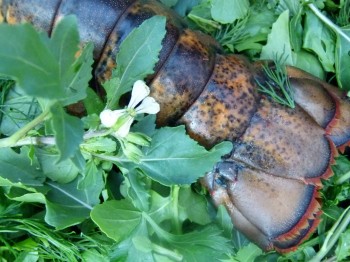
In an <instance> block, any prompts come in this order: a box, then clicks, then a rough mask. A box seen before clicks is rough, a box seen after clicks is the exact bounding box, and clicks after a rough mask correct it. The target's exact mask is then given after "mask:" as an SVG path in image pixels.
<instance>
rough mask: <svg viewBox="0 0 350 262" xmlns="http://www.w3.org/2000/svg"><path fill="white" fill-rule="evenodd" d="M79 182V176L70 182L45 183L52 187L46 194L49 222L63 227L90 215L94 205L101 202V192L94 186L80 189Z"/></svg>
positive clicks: (47, 218) (60, 227)
mask: <svg viewBox="0 0 350 262" xmlns="http://www.w3.org/2000/svg"><path fill="white" fill-rule="evenodd" d="M78 182H79V179H78V178H77V179H75V180H74V181H72V182H71V183H69V184H59V183H56V182H51V181H48V182H46V183H45V184H46V185H47V186H48V187H49V188H50V191H49V192H48V193H47V195H46V215H45V221H46V222H47V223H48V224H50V225H52V226H54V227H56V228H57V229H63V228H66V227H69V226H72V225H76V224H79V223H81V222H82V221H84V220H85V219H87V218H88V217H89V214H90V211H91V210H92V208H93V206H94V205H96V204H97V203H99V194H96V191H95V188H94V186H91V187H90V188H84V189H83V190H79V189H78V188H77V187H78Z"/></svg>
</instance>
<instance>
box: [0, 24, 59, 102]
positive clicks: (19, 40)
mask: <svg viewBox="0 0 350 262" xmlns="http://www.w3.org/2000/svg"><path fill="white" fill-rule="evenodd" d="M0 35H1V38H0V75H1V74H2V75H6V76H9V77H11V78H12V79H14V80H15V81H16V82H17V83H18V85H19V86H20V87H21V88H22V89H23V90H24V91H25V92H26V94H27V95H30V96H36V97H44V98H49V99H59V98H60V97H62V96H63V95H64V93H63V89H62V88H61V86H60V78H59V74H58V72H59V66H58V63H57V60H56V58H55V56H54V55H53V54H52V52H51V50H50V48H49V47H48V46H47V41H43V40H42V38H43V35H40V34H39V33H38V32H36V30H35V29H34V27H33V26H31V25H29V24H21V25H16V26H13V25H8V24H0Z"/></svg>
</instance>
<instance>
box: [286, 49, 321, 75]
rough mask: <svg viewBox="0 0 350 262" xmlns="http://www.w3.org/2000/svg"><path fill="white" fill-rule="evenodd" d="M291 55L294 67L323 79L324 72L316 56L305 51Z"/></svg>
mask: <svg viewBox="0 0 350 262" xmlns="http://www.w3.org/2000/svg"><path fill="white" fill-rule="evenodd" d="M292 55H293V63H294V66H296V67H298V68H301V69H303V70H305V71H306V72H309V73H310V74H312V75H314V76H317V77H318V78H320V79H325V72H324V70H323V68H322V65H321V63H320V61H319V60H318V59H317V57H316V55H314V54H313V53H310V52H306V51H305V50H301V51H300V52H297V53H296V52H293V54H292Z"/></svg>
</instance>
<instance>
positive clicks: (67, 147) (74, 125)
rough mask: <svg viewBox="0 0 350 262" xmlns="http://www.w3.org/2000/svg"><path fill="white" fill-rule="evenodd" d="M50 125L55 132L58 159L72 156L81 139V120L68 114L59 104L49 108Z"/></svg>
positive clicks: (77, 148)
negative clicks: (50, 114)
mask: <svg viewBox="0 0 350 262" xmlns="http://www.w3.org/2000/svg"><path fill="white" fill-rule="evenodd" d="M51 112H52V120H51V121H52V127H53V129H54V132H55V139H56V145H57V148H58V150H59V152H60V161H63V160H66V159H68V158H70V157H73V156H74V155H75V154H76V152H77V151H78V150H79V145H80V143H81V142H82V141H83V134H84V127H83V122H82V121H81V120H80V119H79V118H77V117H74V116H71V115H68V114H67V113H66V112H65V111H64V109H63V108H62V107H60V106H54V107H52V108H51Z"/></svg>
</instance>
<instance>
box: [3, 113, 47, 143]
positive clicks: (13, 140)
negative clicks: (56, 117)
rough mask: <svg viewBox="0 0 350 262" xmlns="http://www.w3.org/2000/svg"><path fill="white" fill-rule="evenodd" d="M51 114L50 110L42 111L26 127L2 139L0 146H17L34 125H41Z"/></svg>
mask: <svg viewBox="0 0 350 262" xmlns="http://www.w3.org/2000/svg"><path fill="white" fill-rule="evenodd" d="M49 114H50V110H46V111H44V112H42V113H41V114H40V115H39V116H37V117H36V118H35V119H33V120H32V121H31V122H29V123H28V124H26V125H25V126H24V127H22V128H21V129H19V130H18V131H17V132H15V133H14V134H13V135H12V136H10V137H6V138H3V139H0V148H1V147H13V146H16V143H17V142H18V141H19V140H20V139H21V138H22V137H24V136H25V135H26V134H27V133H28V132H29V131H31V130H32V129H33V128H34V127H36V126H37V125H39V124H40V123H41V122H43V121H44V119H45V118H46V117H47V116H48V115H49Z"/></svg>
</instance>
